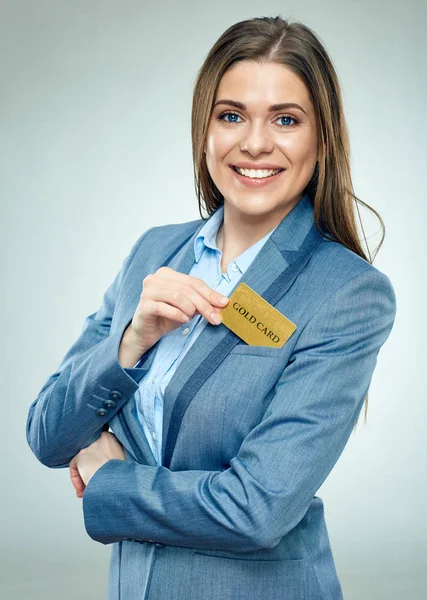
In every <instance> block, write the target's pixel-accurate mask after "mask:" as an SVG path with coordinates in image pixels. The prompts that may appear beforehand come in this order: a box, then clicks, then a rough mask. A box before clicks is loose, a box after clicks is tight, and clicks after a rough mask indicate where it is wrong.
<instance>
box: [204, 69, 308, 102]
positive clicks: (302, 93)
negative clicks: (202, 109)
mask: <svg viewBox="0 0 427 600" xmlns="http://www.w3.org/2000/svg"><path fill="white" fill-rule="evenodd" d="M224 98H227V99H232V100H237V101H240V102H243V104H246V105H247V107H248V110H250V109H251V107H253V108H254V107H255V106H257V107H260V106H270V105H271V104H279V103H280V102H296V103H298V104H300V105H301V106H302V107H303V108H304V109H305V110H307V112H308V113H309V112H310V111H312V110H313V108H312V103H311V100H310V95H309V91H308V89H307V87H306V85H305V83H304V82H303V81H302V79H301V78H300V77H299V76H298V75H296V74H295V73H294V72H293V71H291V69H289V68H288V67H286V66H284V65H281V64H278V63H273V62H267V63H258V62H255V61H252V60H242V61H239V62H237V63H234V64H233V65H232V66H231V67H230V68H229V69H227V71H226V72H225V73H224V75H223V76H222V78H221V81H220V83H219V86H218V90H217V93H216V98H215V101H217V100H221V99H224Z"/></svg>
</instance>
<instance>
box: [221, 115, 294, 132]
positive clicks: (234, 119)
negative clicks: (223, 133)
mask: <svg viewBox="0 0 427 600" xmlns="http://www.w3.org/2000/svg"><path fill="white" fill-rule="evenodd" d="M227 117H230V119H228V118H227ZM237 119H240V115H238V114H237V113H234V112H230V111H228V112H223V113H222V114H220V115H219V117H218V120H219V121H224V122H225V123H229V124H230V125H233V124H236V123H238V121H237ZM281 119H290V120H291V121H293V123H289V122H288V123H279V126H280V127H283V128H287V127H289V126H292V125H297V124H298V123H299V121H298V119H296V118H295V117H292V116H291V115H281V116H280V117H277V119H276V121H280V120H281Z"/></svg>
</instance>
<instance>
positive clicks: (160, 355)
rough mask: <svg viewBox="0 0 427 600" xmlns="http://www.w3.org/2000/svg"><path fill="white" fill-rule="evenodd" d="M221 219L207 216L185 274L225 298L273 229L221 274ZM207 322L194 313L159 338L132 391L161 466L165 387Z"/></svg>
mask: <svg viewBox="0 0 427 600" xmlns="http://www.w3.org/2000/svg"><path fill="white" fill-rule="evenodd" d="M223 218H224V206H223V205H222V206H220V207H219V208H218V209H217V210H216V211H215V212H214V213H213V214H212V215H211V216H210V218H209V219H208V220H207V221H206V223H205V224H204V225H203V227H202V229H201V230H200V232H199V234H198V236H197V237H196V239H195V240H194V264H193V266H192V268H191V270H190V273H189V275H192V276H193V277H198V278H199V279H201V280H202V281H204V282H205V283H206V284H207V285H208V286H209V287H211V288H212V289H214V290H216V291H218V292H219V293H220V294H223V295H224V296H228V294H229V292H230V291H231V290H232V289H233V288H234V286H235V285H236V284H237V283H238V281H239V279H240V278H241V277H242V275H243V273H244V272H245V271H246V269H247V268H248V267H249V265H250V264H251V263H252V261H253V260H254V258H255V257H256V255H257V254H258V252H259V251H260V250H261V248H262V246H263V245H264V244H265V242H266V241H267V240H268V238H269V237H270V235H271V234H272V233H273V231H274V229H276V228H274V229H272V230H271V231H270V232H269V233H268V234H267V235H265V236H264V237H263V238H261V239H260V240H258V241H257V242H256V243H255V244H253V245H252V246H251V247H250V248H248V249H247V250H245V252H243V253H242V254H241V255H240V256H238V257H237V258H235V259H234V260H233V261H232V262H231V263H230V264H229V265H228V268H227V272H226V273H222V272H221V257H222V252H221V250H219V248H218V247H217V245H216V236H217V232H218V229H219V227H220V225H221V223H222V221H223ZM207 323H208V321H207V320H206V319H205V317H202V316H201V315H200V314H196V315H195V316H194V317H193V318H192V319H191V320H189V321H187V322H186V323H183V324H182V325H181V326H180V327H177V328H176V329H174V330H173V331H170V332H169V333H167V334H165V335H164V336H163V337H162V338H160V340H159V341H158V343H157V348H156V350H155V355H154V358H153V362H152V363H151V366H150V368H149V370H148V371H147V373H146V374H145V375H144V377H143V378H142V379H141V380H140V382H139V388H138V389H137V390H136V392H135V400H136V407H137V413H138V417H139V420H140V422H141V425H142V427H143V429H144V433H145V435H146V437H147V440H148V443H149V444H150V447H151V450H152V452H153V456H154V458H155V460H156V462H157V464H158V465H161V463H162V459H161V456H160V452H161V448H162V434H163V431H162V428H163V427H162V426H163V398H164V392H165V389H166V386H167V385H168V383H169V381H170V380H171V378H172V376H173V374H174V373H175V370H176V369H177V367H178V365H179V363H180V362H181V361H182V359H183V358H184V356H185V355H186V353H187V352H188V350H189V349H190V347H191V346H192V344H194V342H195V341H196V339H197V338H198V336H199V335H200V333H201V332H202V330H203V328H204V327H205V325H206V324H207ZM139 362H140V361H138V363H137V365H138V364H139Z"/></svg>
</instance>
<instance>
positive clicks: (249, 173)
mask: <svg viewBox="0 0 427 600" xmlns="http://www.w3.org/2000/svg"><path fill="white" fill-rule="evenodd" d="M235 169H236V171H237V172H238V173H239V174H240V175H245V177H250V178H251V179H262V178H264V177H271V176H272V175H275V174H276V173H278V172H279V171H281V169H273V170H270V171H268V170H266V169H262V170H261V169H256V170H255V169H240V168H239V167H235Z"/></svg>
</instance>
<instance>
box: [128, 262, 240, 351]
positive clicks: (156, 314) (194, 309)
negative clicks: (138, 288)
mask: <svg viewBox="0 0 427 600" xmlns="http://www.w3.org/2000/svg"><path fill="white" fill-rule="evenodd" d="M227 303H228V298H227V296H223V295H222V294H219V293H218V292H215V290H213V289H212V288H210V287H209V286H208V285H207V284H206V283H205V282H204V281H202V280H201V279H199V278H198V277H193V276H192V275H185V274H184V273H179V272H178V271H175V270H174V269H171V268H169V267H160V268H159V269H157V271H156V272H155V273H153V274H151V275H147V277H145V279H144V280H143V282H142V294H141V296H140V301H139V304H138V306H137V308H136V311H135V314H134V316H133V319H132V323H131V325H130V330H131V333H132V336H133V342H134V343H135V345H136V346H137V347H138V348H141V350H142V351H143V352H145V351H146V350H147V349H148V348H151V347H152V346H154V344H155V343H156V342H157V341H158V340H159V339H160V338H161V337H162V336H163V335H164V334H165V333H168V332H169V331H172V330H173V329H176V328H177V327H179V326H180V325H182V324H183V323H185V322H186V321H188V320H189V319H192V318H193V317H194V315H195V314H196V313H198V314H201V315H202V316H203V317H205V318H206V319H207V320H208V321H209V322H210V323H212V324H214V325H219V323H221V318H220V316H219V315H218V310H219V309H218V307H219V308H223V307H224V306H225V305H226V304H227Z"/></svg>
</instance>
